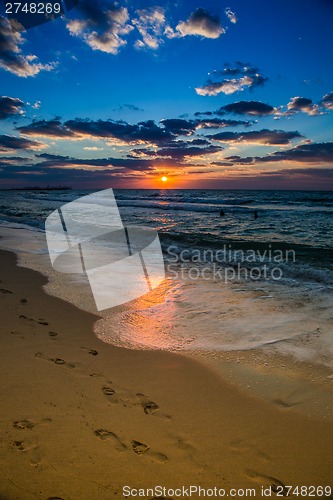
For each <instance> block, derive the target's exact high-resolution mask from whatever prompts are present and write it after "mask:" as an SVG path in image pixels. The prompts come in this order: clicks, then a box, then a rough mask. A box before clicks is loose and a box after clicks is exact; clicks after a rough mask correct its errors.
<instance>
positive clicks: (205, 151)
mask: <svg viewBox="0 0 333 500" xmlns="http://www.w3.org/2000/svg"><path fill="white" fill-rule="evenodd" d="M222 150H223V148H221V147H220V146H213V145H212V144H211V143H210V142H209V141H207V140H206V139H194V140H192V141H171V142H170V143H169V144H167V145H165V146H164V147H162V148H159V149H156V150H153V149H145V148H141V149H133V150H132V151H131V153H130V155H129V157H132V156H133V155H139V156H142V155H145V156H152V157H154V158H172V159H175V160H179V161H182V160H183V159H184V158H186V157H188V156H203V155H209V154H214V153H218V152H219V151H222Z"/></svg>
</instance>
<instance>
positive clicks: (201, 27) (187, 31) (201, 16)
mask: <svg viewBox="0 0 333 500" xmlns="http://www.w3.org/2000/svg"><path fill="white" fill-rule="evenodd" d="M176 29H177V31H178V32H179V33H180V34H181V36H188V35H196V36H202V37H204V38H219V37H220V36H221V35H222V34H223V33H225V29H224V28H223V26H222V24H221V21H220V19H219V17H217V16H214V15H212V14H210V13H209V12H208V11H207V10H206V9H202V8H199V9H196V10H195V11H194V12H193V13H192V14H191V15H190V17H189V18H188V20H187V21H181V22H180V23H179V24H177V26H176Z"/></svg>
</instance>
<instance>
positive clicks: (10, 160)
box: [0, 156, 31, 167]
mask: <svg viewBox="0 0 333 500" xmlns="http://www.w3.org/2000/svg"><path fill="white" fill-rule="evenodd" d="M30 162H31V158H24V157H22V156H1V157H0V166H1V167H6V166H9V165H17V164H18V163H30Z"/></svg>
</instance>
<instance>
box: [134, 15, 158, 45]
mask: <svg viewBox="0 0 333 500" xmlns="http://www.w3.org/2000/svg"><path fill="white" fill-rule="evenodd" d="M137 15H138V17H137V18H135V19H133V21H132V22H133V24H134V26H136V28H137V29H138V31H139V33H140V35H141V37H142V39H141V40H137V41H136V42H135V47H136V48H137V49H140V48H144V47H147V48H149V49H158V48H159V46H160V44H161V43H163V38H162V34H163V32H164V26H165V13H164V9H163V8H162V7H150V8H149V9H142V10H138V11H137Z"/></svg>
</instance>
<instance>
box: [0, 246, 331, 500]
mask: <svg viewBox="0 0 333 500" xmlns="http://www.w3.org/2000/svg"><path fill="white" fill-rule="evenodd" d="M16 261H17V258H16V256H15V254H13V253H10V252H6V251H2V252H1V276H0V279H1V283H0V288H1V290H0V292H1V293H0V300H1V350H0V352H1V363H0V370H1V394H2V396H1V399H2V404H1V409H0V411H1V417H0V422H1V424H0V425H1V429H0V433H1V439H0V442H1V462H0V464H1V465H0V467H1V486H0V497H1V498H2V499H6V500H14V499H20V500H21V499H22V500H23V499H24V500H25V499H36V498H38V499H45V500H46V499H51V498H58V499H64V500H77V499H82V500H90V499H92V498H95V499H109V498H110V499H111V498H122V497H123V487H124V486H126V485H127V486H130V487H131V488H148V487H151V488H152V487H154V486H157V485H162V486H165V487H168V488H176V487H181V486H190V485H198V486H199V485H200V486H201V487H206V488H213V487H219V488H224V489H225V490H226V491H229V489H230V488H251V489H252V488H254V489H255V490H256V493H257V496H258V497H260V496H261V493H260V491H261V487H262V486H265V487H267V486H272V489H273V493H272V495H273V496H274V495H275V494H276V493H274V491H276V489H277V487H278V486H283V485H292V486H297V485H298V486H301V485H307V486H310V485H314V486H318V485H322V486H325V485H332V466H333V453H332V451H333V432H332V431H333V423H332V420H330V419H328V418H326V415H317V416H315V417H309V416H307V415H306V412H299V411H294V409H293V405H292V404H290V405H289V404H283V402H281V401H278V400H276V401H275V403H272V402H271V401H269V399H267V400H265V399H264V398H262V397H259V395H258V397H256V395H255V393H252V394H250V393H247V392H246V391H243V390H242V389H241V388H237V387H236V385H237V384H236V385H235V384H233V383H231V380H228V377H226V378H225V379H223V376H222V375H223V369H221V370H220V374H218V373H217V371H214V370H213V369H209V367H208V366H204V365H203V364H202V363H200V362H198V361H196V360H193V359H189V358H186V357H184V356H181V355H176V354H171V353H167V352H161V351H153V352H150V351H130V350H126V349H121V348H117V347H114V346H111V345H108V344H105V343H103V342H101V341H99V340H98V339H97V338H96V337H95V335H94V334H93V323H94V321H96V320H97V319H98V317H97V316H95V315H93V314H89V313H86V312H83V311H82V310H79V309H78V308H76V307H74V306H73V305H71V304H69V303H67V302H64V301H62V300H61V299H58V298H55V297H51V296H49V295H47V294H46V293H45V292H44V290H43V288H42V287H43V286H44V285H45V284H46V281H47V279H46V278H45V277H43V276H42V275H40V274H39V273H37V272H35V271H32V270H30V269H25V268H22V267H17V266H16ZM216 363H217V361H216ZM228 366H229V368H230V369H235V372H236V373H240V374H241V371H239V370H238V366H239V363H237V360H236V357H235V356H231V357H229V359H228ZM237 370H238V372H237ZM268 371H269V370H267V372H268ZM268 375H269V374H268ZM273 375H274V372H272V373H271V377H269V376H268V377H266V378H265V379H264V380H265V383H263V381H261V384H262V385H263V386H264V385H265V386H266V389H265V390H266V393H269V392H270V389H269V387H267V386H269V384H271V387H272V391H276V387H275V388H274V384H273V382H272V380H275V383H276V379H275V378H274V376H273ZM242 376H243V381H244V373H243V375H242ZM259 382H260V380H259V379H258V380H257V383H259ZM328 390H329V387H328V388H327V391H328ZM327 391H326V392H327ZM330 394H331V393H330ZM275 399H276V398H275ZM240 496H241V495H239V497H240ZM193 497H194V498H196V496H195V495H193ZM146 498H153V496H147V497H146Z"/></svg>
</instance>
